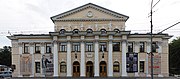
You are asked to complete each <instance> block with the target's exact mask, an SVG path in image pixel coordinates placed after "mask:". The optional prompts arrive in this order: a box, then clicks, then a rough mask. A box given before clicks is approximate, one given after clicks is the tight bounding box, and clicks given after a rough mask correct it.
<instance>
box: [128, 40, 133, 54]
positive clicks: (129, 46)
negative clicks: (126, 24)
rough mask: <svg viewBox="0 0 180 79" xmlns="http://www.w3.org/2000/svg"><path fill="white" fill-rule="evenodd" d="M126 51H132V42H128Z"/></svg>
mask: <svg viewBox="0 0 180 79" xmlns="http://www.w3.org/2000/svg"><path fill="white" fill-rule="evenodd" d="M128 52H133V42H128Z"/></svg>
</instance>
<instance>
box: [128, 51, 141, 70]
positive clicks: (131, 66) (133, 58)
mask: <svg viewBox="0 0 180 79" xmlns="http://www.w3.org/2000/svg"><path fill="white" fill-rule="evenodd" d="M126 56H127V57H126V61H127V62H126V68H127V69H126V70H127V72H128V73H134V72H137V71H138V53H126Z"/></svg>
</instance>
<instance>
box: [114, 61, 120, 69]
mask: <svg viewBox="0 0 180 79" xmlns="http://www.w3.org/2000/svg"><path fill="white" fill-rule="evenodd" d="M113 72H119V62H118V61H115V62H114V64H113Z"/></svg>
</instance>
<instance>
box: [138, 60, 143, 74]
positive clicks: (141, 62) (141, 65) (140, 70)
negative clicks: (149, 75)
mask: <svg viewBox="0 0 180 79" xmlns="http://www.w3.org/2000/svg"><path fill="white" fill-rule="evenodd" d="M139 68H140V69H139V72H144V61H140V66H139Z"/></svg>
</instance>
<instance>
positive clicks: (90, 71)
mask: <svg viewBox="0 0 180 79" xmlns="http://www.w3.org/2000/svg"><path fill="white" fill-rule="evenodd" d="M93 70H94V69H93V63H92V62H91V61H88V62H87V63H86V77H93V76H94V73H93Z"/></svg>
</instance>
